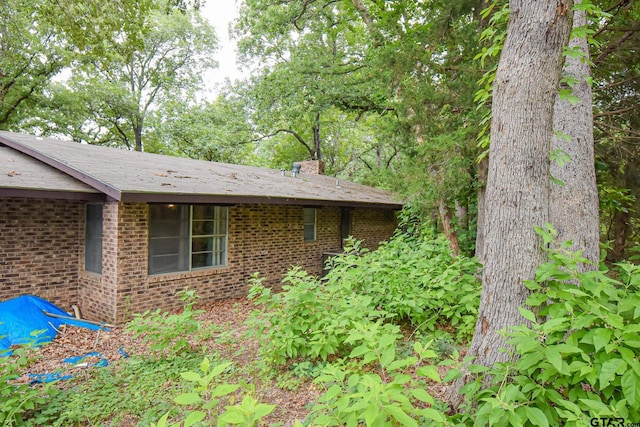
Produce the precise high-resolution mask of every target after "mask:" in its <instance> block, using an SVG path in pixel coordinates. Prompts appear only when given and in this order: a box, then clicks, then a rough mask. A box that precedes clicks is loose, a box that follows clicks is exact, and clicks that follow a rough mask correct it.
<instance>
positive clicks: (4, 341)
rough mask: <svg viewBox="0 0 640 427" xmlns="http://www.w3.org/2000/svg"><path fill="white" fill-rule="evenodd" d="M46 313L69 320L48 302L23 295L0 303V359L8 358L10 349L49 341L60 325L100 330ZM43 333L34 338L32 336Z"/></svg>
mask: <svg viewBox="0 0 640 427" xmlns="http://www.w3.org/2000/svg"><path fill="white" fill-rule="evenodd" d="M43 311H46V312H47V313H52V314H57V315H60V316H69V314H68V313H67V312H65V311H64V310H62V309H61V308H59V307H57V306H55V305H53V304H51V303H50V302H49V301H47V300H44V299H42V298H39V297H36V296H33V295H23V296H20V297H17V298H13V299H10V300H7V301H4V302H1V303H0V356H2V355H7V354H8V352H6V351H3V350H8V349H9V348H10V347H11V346H12V345H20V344H29V343H34V344H36V345H40V344H44V343H46V342H50V341H52V340H53V339H54V338H55V337H56V335H57V334H58V332H57V331H56V329H59V328H60V325H73V326H80V327H83V328H88V329H93V330H98V329H105V328H104V327H102V326H99V325H94V324H91V323H87V322H83V321H82V320H76V319H60V318H56V317H51V316H47V315H46V314H44V312H43ZM36 331H42V333H40V334H37V335H34V332H36Z"/></svg>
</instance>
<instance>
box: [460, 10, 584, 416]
mask: <svg viewBox="0 0 640 427" xmlns="http://www.w3.org/2000/svg"><path fill="white" fill-rule="evenodd" d="M509 5H510V18H509V24H508V27H507V38H506V40H505V44H504V47H503V50H502V55H501V57H500V63H499V65H498V69H497V71H496V77H495V81H494V89H493V104H492V116H493V118H492V122H491V148H490V154H489V171H488V180H487V191H486V200H485V203H486V208H485V232H484V238H485V251H484V252H485V253H484V258H485V263H484V270H483V276H482V295H481V299H480V307H479V312H478V321H477V323H476V328H475V333H474V335H473V339H472V341H471V345H470V348H469V352H468V354H469V355H470V356H474V357H475V360H474V363H477V364H482V365H485V366H492V365H493V364H494V363H496V362H500V361H506V360H508V359H509V358H510V354H509V353H508V352H503V351H500V349H501V348H506V347H508V346H507V344H506V342H505V340H504V338H503V337H502V336H501V335H500V331H503V330H505V329H510V328H511V327H513V326H515V325H520V324H522V323H524V319H523V318H522V316H521V315H520V313H519V311H518V307H520V306H522V305H523V303H524V301H525V299H526V298H527V296H528V291H527V289H526V288H525V287H524V284H523V281H524V280H528V279H534V278H535V271H536V268H537V267H538V265H539V264H540V263H541V262H542V261H543V253H542V251H541V248H540V245H541V239H540V238H539V237H538V236H537V234H536V233H535V231H534V226H543V225H544V224H545V223H546V222H547V221H548V220H549V154H550V147H551V139H552V136H553V128H552V121H553V106H554V101H555V95H556V93H557V89H558V83H559V80H560V72H561V70H562V63H563V57H562V49H563V47H564V46H565V45H566V44H567V42H568V39H569V33H570V31H571V16H572V12H571V7H572V6H573V2H572V1H571V0H539V1H533V2H532V1H529V0H511V1H510V3H509ZM461 385H462V381H460V382H458V383H457V384H455V385H454V386H453V387H452V388H451V390H450V391H451V393H450V395H449V397H450V400H451V402H452V403H453V404H454V405H456V404H457V403H458V402H459V396H458V390H459V387H460V386H461Z"/></svg>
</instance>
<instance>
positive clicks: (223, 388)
mask: <svg viewBox="0 0 640 427" xmlns="http://www.w3.org/2000/svg"><path fill="white" fill-rule="evenodd" d="M239 387H240V385H238V384H220V385H219V386H217V387H216V388H214V389H213V391H212V392H211V397H221V396H226V395H227V394H230V393H233V392H234V391H236V390H237V389H238V388H239Z"/></svg>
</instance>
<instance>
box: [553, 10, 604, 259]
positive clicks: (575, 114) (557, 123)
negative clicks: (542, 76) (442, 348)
mask: <svg viewBox="0 0 640 427" xmlns="http://www.w3.org/2000/svg"><path fill="white" fill-rule="evenodd" d="M577 3H578V4H580V3H581V2H577ZM573 28H574V36H573V37H572V38H571V40H570V42H569V46H568V47H569V49H568V50H567V52H568V55H567V57H566V60H565V63H564V69H563V81H564V82H565V83H564V84H563V86H564V87H562V88H561V93H563V92H566V93H568V92H571V95H570V96H568V97H562V96H561V95H560V94H559V95H558V97H557V99H556V104H555V108H554V112H553V129H554V131H555V132H556V136H555V137H554V139H553V141H552V148H553V150H554V152H552V161H551V176H552V177H553V179H554V183H553V184H552V185H551V193H550V194H551V200H550V209H549V211H550V217H549V222H550V223H551V224H552V225H553V226H554V227H555V229H556V230H557V231H558V242H565V241H567V240H571V241H572V242H573V246H572V250H580V251H582V253H583V256H584V257H585V258H587V259H588V260H589V261H591V263H592V264H591V265H584V264H581V265H580V268H581V269H596V268H597V267H598V262H599V260H600V221H599V215H598V188H597V186H596V171H595V162H594V142H593V95H592V91H591V81H590V80H591V78H590V77H591V72H590V66H589V44H588V41H587V37H586V36H585V33H586V32H587V19H586V15H585V13H584V11H582V10H580V9H577V10H576V11H575V12H574V19H573ZM563 98H564V99H563ZM554 157H555V160H554Z"/></svg>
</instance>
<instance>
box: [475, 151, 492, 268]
mask: <svg viewBox="0 0 640 427" xmlns="http://www.w3.org/2000/svg"><path fill="white" fill-rule="evenodd" d="M488 166H489V159H488V158H487V157H484V158H483V159H482V160H480V162H479V163H478V217H477V220H476V253H475V256H476V258H477V259H478V262H479V263H480V264H484V222H485V221H484V214H485V201H484V200H485V196H484V195H485V192H486V191H487V171H488Z"/></svg>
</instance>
